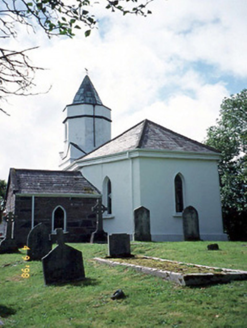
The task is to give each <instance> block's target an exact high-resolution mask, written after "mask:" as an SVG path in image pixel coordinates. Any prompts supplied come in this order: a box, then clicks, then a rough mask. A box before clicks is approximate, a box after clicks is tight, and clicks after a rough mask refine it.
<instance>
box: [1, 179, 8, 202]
mask: <svg viewBox="0 0 247 328" xmlns="http://www.w3.org/2000/svg"><path fill="white" fill-rule="evenodd" d="M6 187H7V184H6V181H5V180H0V197H2V198H4V196H5V192H6Z"/></svg>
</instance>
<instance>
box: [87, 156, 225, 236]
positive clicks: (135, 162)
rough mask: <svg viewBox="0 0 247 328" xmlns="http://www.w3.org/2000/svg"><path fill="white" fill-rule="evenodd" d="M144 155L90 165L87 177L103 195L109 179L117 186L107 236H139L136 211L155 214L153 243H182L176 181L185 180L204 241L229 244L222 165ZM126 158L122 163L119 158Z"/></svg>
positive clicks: (106, 223) (187, 200)
mask: <svg viewBox="0 0 247 328" xmlns="http://www.w3.org/2000/svg"><path fill="white" fill-rule="evenodd" d="M145 154H146V153H143V154H142V153H140V156H136V155H135V154H134V153H133V154H132V155H131V154H130V155H129V154H128V153H126V155H121V157H119V160H118V158H117V156H116V157H114V161H113V159H112V158H110V157H109V158H108V161H107V160H105V161H104V160H102V161H98V160H96V161H95V162H94V163H93V161H92V162H90V165H85V164H84V167H83V168H82V174H83V175H84V176H85V177H86V178H87V179H88V180H89V181H91V183H93V184H94V185H95V186H96V187H97V188H98V189H99V190H100V191H101V192H103V188H102V185H103V181H104V178H105V177H106V176H108V178H110V180H111V182H112V204H113V205H112V206H113V218H112V217H111V218H108V219H105V220H104V229H105V231H106V232H108V233H120V232H125V233H129V234H131V235H133V233H134V215H133V212H134V209H136V208H138V207H140V206H144V207H146V208H148V209H149V210H150V216H151V217H150V220H151V234H152V240H156V241H179V240H183V239H184V236H183V221H182V213H176V207H175V185H174V179H175V177H176V175H177V174H178V173H179V174H180V175H181V177H182V181H183V200H184V208H185V207H187V206H194V207H195V208H196V209H197V211H198V214H199V225H200V233H201V238H202V239H205V240H226V236H225V234H223V225H222V214H221V203H220V192H219V177H218V170H217V161H214V160H206V159H203V160H201V159H195V158H193V157H191V156H190V157H189V156H188V157H187V158H186V157H185V158H178V159H176V158H164V157H162V158H161V157H157V156H156V155H155V156H153V157H151V156H150V155H148V156H146V155H145ZM120 159H121V160H120Z"/></svg>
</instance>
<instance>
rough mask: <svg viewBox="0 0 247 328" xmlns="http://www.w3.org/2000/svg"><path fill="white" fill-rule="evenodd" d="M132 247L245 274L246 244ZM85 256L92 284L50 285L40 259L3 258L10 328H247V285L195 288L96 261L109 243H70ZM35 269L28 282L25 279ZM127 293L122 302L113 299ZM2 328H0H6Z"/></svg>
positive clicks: (0, 268) (2, 302)
mask: <svg viewBox="0 0 247 328" xmlns="http://www.w3.org/2000/svg"><path fill="white" fill-rule="evenodd" d="M208 244H209V242H179V243H169V242H164V243H153V242H147V243H138V242H135V243H132V244H131V250H132V253H133V254H139V255H148V256H156V257H161V258H165V259H170V260H177V261H181V262H190V263H195V264H201V265H209V266H218V267H223V268H231V269H241V270H246V271H247V242H246V243H244V242H218V244H219V247H220V251H208V250H207V245H208ZM70 245H71V246H73V247H75V248H77V249H79V250H81V251H82V252H83V258H84V266H85V273H86V277H87V279H86V280H85V281H83V282H78V283H74V284H67V285H63V286H49V287H48V286H45V285H44V280H43V273H42V264H41V262H37V261H34V262H25V261H24V260H23V259H22V257H23V256H25V255H26V253H25V252H24V251H21V253H20V254H1V255H0V273H1V299H0V316H1V321H3V322H4V328H8V327H18V328H31V327H33V328H42V327H49V328H58V327H59V328H63V327H77V328H86V327H88V328H89V327H97V328H98V327H99V328H101V327H131V328H136V327H143V328H145V327H150V328H153V327H174V328H175V327H179V328H180V327H186V328H190V327H199V328H204V327H205V328H209V327H214V328H216V327H218V328H223V327H225V328H230V327H238V328H246V327H247V281H235V282H232V283H229V284H224V285H214V286H209V287H204V288H189V287H181V286H178V285H174V284H172V283H171V282H167V281H164V280H162V279H161V278H157V277H153V276H149V275H144V274H141V273H138V272H136V271H134V270H132V269H126V268H124V267H109V266H107V265H100V264H98V263H96V262H95V261H93V260H92V258H93V257H96V256H97V257H105V256H106V255H107V245H97V244H93V245H91V244H70ZM26 265H29V266H30V267H29V269H30V272H29V273H30V277H29V278H26V279H25V278H22V277H21V274H22V269H25V266H26ZM119 288H121V289H122V290H123V291H124V293H125V294H126V298H125V299H122V300H114V301H113V300H111V298H110V297H111V295H112V294H113V293H114V292H115V291H116V290H117V289H119ZM0 326H1V325H0Z"/></svg>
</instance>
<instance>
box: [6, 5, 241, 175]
mask: <svg viewBox="0 0 247 328" xmlns="http://www.w3.org/2000/svg"><path fill="white" fill-rule="evenodd" d="M149 8H150V10H151V11H152V15H148V17H146V18H144V17H138V16H133V15H129V16H128V15H126V16H122V15H121V14H117V13H111V12H109V11H107V10H102V9H101V8H100V7H95V8H93V9H94V10H95V14H96V15H97V17H98V18H99V27H98V29H95V30H94V31H93V32H92V34H91V36H90V37H88V38H85V37H84V34H83V30H82V31H78V33H77V35H76V37H74V38H73V39H69V38H65V37H52V38H51V39H48V38H47V36H46V35H45V34H44V33H43V32H42V31H40V30H38V29H37V31H36V34H34V33H33V32H32V31H27V30H26V29H20V30H19V34H18V37H17V38H16V39H15V40H5V41H3V40H1V46H3V45H2V43H5V45H4V46H5V48H7V47H8V48H11V49H26V48H29V47H34V46H38V47H39V48H38V49H37V50H33V51H31V52H30V53H29V57H30V59H31V60H32V63H33V64H34V65H36V66H39V67H42V68H45V70H42V71H39V72H37V74H36V79H35V83H36V88H35V89H34V90H33V92H39V93H40V94H39V95H36V96H29V97H9V98H8V102H5V103H1V107H2V108H3V109H4V110H5V111H7V112H8V113H9V114H10V115H11V116H7V115H5V114H3V113H1V112H0V145H1V146H0V147H1V151H0V179H1V180H7V179H8V173H9V169H10V168H12V167H14V168H27V169H50V170H54V169H59V167H58V165H59V152H60V151H63V138H64V126H63V124H62V120H63V109H64V108H65V106H66V105H68V104H71V103H72V100H73V97H74V95H75V93H76V92H77V90H78V88H79V86H80V84H81V82H82V80H83V78H84V76H85V74H86V71H85V68H86V69H87V70H88V72H89V73H88V74H89V77H90V79H91V81H92V82H93V84H94V86H95V88H96V90H97V91H98V94H99V96H100V98H101V100H102V102H103V104H104V105H105V106H107V107H109V108H111V110H112V137H115V136H117V135H118V134H120V133H122V132H124V131H125V130H127V129H129V128H130V127H132V126H134V125H135V124H137V123H139V122H140V121H142V120H143V119H149V120H152V121H154V122H155V123H158V124H160V125H163V126H164V127H166V128H168V129H171V130H173V131H175V132H177V133H180V134H182V135H185V136H187V137H189V138H191V139H194V140H197V141H199V142H202V141H203V140H205V138H206V134H207V129H208V128H209V127H210V126H212V125H215V124H216V119H217V118H218V117H219V110H220V104H221V103H222V100H223V99H224V98H225V97H230V95H232V94H234V93H237V92H241V91H242V90H243V89H245V88H247V56H246V54H247V42H246V35H247V20H246V17H247V3H246V0H235V1H232V0H217V1H215V0H200V1H198V0H154V1H153V2H152V3H151V4H150V5H149ZM48 90H49V92H47V91H48Z"/></svg>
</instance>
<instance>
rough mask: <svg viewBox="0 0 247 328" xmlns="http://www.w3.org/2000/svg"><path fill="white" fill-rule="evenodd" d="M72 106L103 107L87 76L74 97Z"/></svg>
mask: <svg viewBox="0 0 247 328" xmlns="http://www.w3.org/2000/svg"><path fill="white" fill-rule="evenodd" d="M73 104H93V105H103V104H102V101H101V100H100V97H99V95H98V92H97V91H96V89H95V87H94V86H93V83H92V82H91V80H90V78H89V76H88V75H86V76H85V77H84V79H83V81H82V83H81V85H80V87H79V89H78V91H77V93H76V95H75V97H74V100H73Z"/></svg>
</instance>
